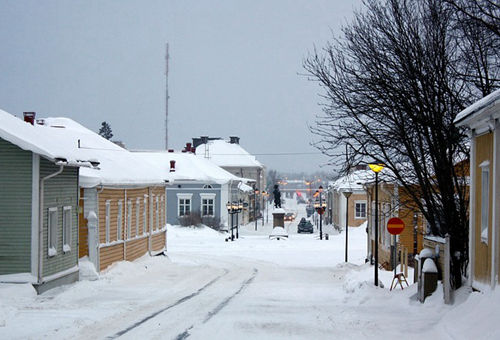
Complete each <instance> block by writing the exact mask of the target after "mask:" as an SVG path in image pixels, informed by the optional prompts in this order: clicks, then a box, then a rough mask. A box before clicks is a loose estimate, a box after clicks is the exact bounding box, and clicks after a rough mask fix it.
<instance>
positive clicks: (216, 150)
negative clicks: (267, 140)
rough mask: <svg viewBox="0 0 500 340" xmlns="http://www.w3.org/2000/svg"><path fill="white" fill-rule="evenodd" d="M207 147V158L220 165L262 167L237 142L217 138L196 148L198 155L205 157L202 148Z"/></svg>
mask: <svg viewBox="0 0 500 340" xmlns="http://www.w3.org/2000/svg"><path fill="white" fill-rule="evenodd" d="M205 148H207V149H208V150H207V151H208V152H207V154H208V156H209V159H210V160H211V161H212V162H214V163H215V164H217V165H218V166H221V167H240V168H255V167H257V168H262V167H263V166H262V164H261V163H260V162H259V161H258V160H257V159H256V158H255V156H252V155H251V154H249V153H248V152H247V151H246V150H245V149H243V148H242V147H241V146H240V145H239V144H237V143H230V142H228V141H225V140H222V139H217V140H211V141H209V142H208V144H202V145H200V146H198V148H197V154H198V156H199V157H205V153H204V149H205Z"/></svg>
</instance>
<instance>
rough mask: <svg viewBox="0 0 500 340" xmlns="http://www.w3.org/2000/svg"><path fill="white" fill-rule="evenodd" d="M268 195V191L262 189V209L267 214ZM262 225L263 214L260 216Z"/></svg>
mask: <svg viewBox="0 0 500 340" xmlns="http://www.w3.org/2000/svg"><path fill="white" fill-rule="evenodd" d="M268 196H269V193H268V192H267V191H265V190H264V191H262V197H263V203H264V209H263V210H264V214H267V197H268ZM266 216H267V215H266ZM266 223H267V222H266ZM262 226H264V216H262Z"/></svg>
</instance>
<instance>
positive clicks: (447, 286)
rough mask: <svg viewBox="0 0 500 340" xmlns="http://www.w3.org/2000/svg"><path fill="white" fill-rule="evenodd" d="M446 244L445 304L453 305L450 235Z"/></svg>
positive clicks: (446, 237)
mask: <svg viewBox="0 0 500 340" xmlns="http://www.w3.org/2000/svg"><path fill="white" fill-rule="evenodd" d="M445 240H446V241H445V244H444V277H443V289H444V303H445V304H447V305H449V304H450V303H451V283H450V261H451V254H450V235H448V234H446V235H445Z"/></svg>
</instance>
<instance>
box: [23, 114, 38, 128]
mask: <svg viewBox="0 0 500 340" xmlns="http://www.w3.org/2000/svg"><path fill="white" fill-rule="evenodd" d="M23 116H24V121H25V122H26V123H30V124H31V125H35V116H36V113H35V112H23Z"/></svg>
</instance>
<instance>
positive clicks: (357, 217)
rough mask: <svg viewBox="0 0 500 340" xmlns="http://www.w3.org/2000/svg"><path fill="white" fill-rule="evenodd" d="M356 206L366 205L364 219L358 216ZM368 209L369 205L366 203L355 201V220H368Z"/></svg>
mask: <svg viewBox="0 0 500 340" xmlns="http://www.w3.org/2000/svg"><path fill="white" fill-rule="evenodd" d="M356 204H364V205H365V216H363V217H360V216H357V213H356ZM367 208H368V205H367V203H366V201H354V219H355V220H366V214H367Z"/></svg>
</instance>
